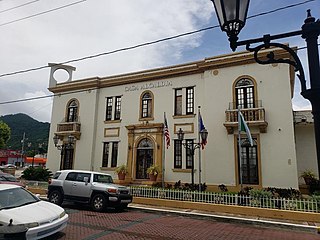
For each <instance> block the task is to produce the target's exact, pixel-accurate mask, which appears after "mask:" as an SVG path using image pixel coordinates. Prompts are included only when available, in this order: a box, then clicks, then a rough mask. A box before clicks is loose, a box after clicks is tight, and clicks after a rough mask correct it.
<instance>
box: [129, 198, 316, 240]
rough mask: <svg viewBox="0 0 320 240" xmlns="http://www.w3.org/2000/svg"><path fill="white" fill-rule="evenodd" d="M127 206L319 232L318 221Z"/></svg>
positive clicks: (137, 205)
mask: <svg viewBox="0 0 320 240" xmlns="http://www.w3.org/2000/svg"><path fill="white" fill-rule="evenodd" d="M129 206H130V208H134V209H142V210H145V211H146V210H147V211H159V212H171V213H176V214H183V215H195V216H203V217H211V218H215V219H217V220H221V221H224V222H234V223H236V222H239V223H250V224H256V225H264V226H277V227H281V228H288V229H296V230H302V231H311V232H318V233H319V234H320V223H316V222H302V221H292V220H279V219H271V218H260V217H254V216H244V215H237V214H228V213H212V212H205V211H198V210H193V209H180V208H168V207H160V206H151V205H143V204H133V203H131V204H130V205H129ZM253 215H254V213H253Z"/></svg>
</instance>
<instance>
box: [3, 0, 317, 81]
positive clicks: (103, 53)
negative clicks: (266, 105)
mask: <svg viewBox="0 0 320 240" xmlns="http://www.w3.org/2000/svg"><path fill="white" fill-rule="evenodd" d="M313 1H316V0H306V1H303V2H300V3H296V4H291V5H287V6H285V7H280V8H276V9H274V10H270V11H267V12H263V13H259V14H255V15H252V16H249V17H247V19H251V18H255V17H259V16H263V15H267V14H270V13H275V12H278V11H282V10H285V9H288V8H293V7H296V6H299V5H303V4H306V3H309V2H313ZM0 26H1V25H0ZM218 27H219V26H218V25H215V26H211V27H206V28H202V29H199V30H195V31H191V32H186V33H182V34H178V35H175V36H171V37H166V38H162V39H158V40H154V41H150V42H145V43H141V44H137V45H134V46H130V47H124V48H119V49H116V50H112V51H108V52H102V53H98V54H94V55H89V56H86V57H82V58H76V59H72V60H68V61H65V62H60V63H57V65H59V64H68V63H73V62H79V61H84V60H87V59H91V58H97V57H101V56H105V55H110V54H114V53H118V52H123V51H128V50H132V49H136V48H140V47H145V46H148V45H153V44H156V43H160V42H164V41H169V40H173V39H176V38H180V37H184V36H188V35H192V34H195V33H200V32H204V31H207V30H210V29H214V28H218ZM48 67H49V66H48V65H45V66H40V67H35V68H29V69H25V70H19V71H15V72H11V73H4V74H0V78H1V77H6V76H12V75H16V74H22V73H27V72H32V71H38V70H42V69H45V68H48Z"/></svg>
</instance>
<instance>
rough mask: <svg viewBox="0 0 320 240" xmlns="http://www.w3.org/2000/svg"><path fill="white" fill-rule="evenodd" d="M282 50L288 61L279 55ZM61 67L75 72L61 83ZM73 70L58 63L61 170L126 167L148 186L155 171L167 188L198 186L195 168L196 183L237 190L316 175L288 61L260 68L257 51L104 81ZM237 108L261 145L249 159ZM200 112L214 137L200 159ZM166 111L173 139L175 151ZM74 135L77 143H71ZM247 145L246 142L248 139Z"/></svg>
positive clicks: (54, 153) (56, 162)
mask: <svg viewBox="0 0 320 240" xmlns="http://www.w3.org/2000/svg"><path fill="white" fill-rule="evenodd" d="M275 53H276V54H278V55H281V56H282V57H283V58H285V57H289V56H288V55H287V53H285V52H284V51H282V50H280V49H276V50H275ZM60 68H62V69H65V70H66V71H68V72H69V74H70V79H69V80H67V81H66V82H63V83H57V81H56V80H55V79H54V72H55V71H56V70H57V69H60ZM73 70H75V69H74V68H72V67H70V66H61V65H51V76H50V83H49V90H50V91H51V92H53V93H54V94H55V97H54V100H53V109H52V119H51V130H50V141H49V152H48V162H47V167H48V168H49V169H50V170H51V171H53V172H54V171H56V170H58V169H87V170H94V171H101V172H107V173H111V174H113V173H114V170H115V168H116V167H117V166H119V165H122V164H126V165H127V167H128V173H127V175H126V179H125V181H124V183H126V184H129V183H133V184H134V183H136V184H148V183H149V182H150V180H149V178H148V174H147V173H146V170H147V168H148V167H149V166H150V165H152V164H155V165H158V166H159V167H160V168H161V169H163V170H164V171H162V173H161V174H160V176H159V177H158V181H160V182H161V180H162V175H163V180H164V182H165V183H170V184H174V183H175V182H177V181H179V180H181V182H183V183H191V175H192V168H194V181H195V183H198V182H199V177H201V182H202V183H204V182H205V183H206V184H207V186H208V188H209V189H216V188H217V186H218V185H220V184H224V185H226V186H227V187H228V189H230V190H232V189H234V190H238V189H239V188H240V184H241V183H242V184H243V185H245V186H247V185H249V186H253V187H259V188H262V187H279V188H289V187H292V188H298V181H299V171H302V170H304V168H305V167H308V168H314V169H316V166H317V165H316V158H315V150H314V138H313V135H312V134H313V132H312V128H308V131H309V130H310V129H311V130H310V134H309V135H308V134H307V138H308V139H310V141H311V145H312V146H311V148H312V147H313V150H311V154H310V152H308V156H306V155H305V153H304V147H300V148H299V147H298V148H297V146H296V144H297V143H300V141H302V142H304V141H303V140H301V139H297V136H296V135H295V131H296V130H295V129H298V131H300V133H301V132H302V133H301V134H302V135H303V134H304V133H305V130H303V129H306V126H305V124H300V122H302V121H300V120H299V116H298V115H297V117H296V118H294V114H293V111H292V104H291V100H292V97H293V89H294V71H293V69H292V67H290V66H289V65H287V64H272V65H259V64H257V63H256V62H255V61H254V59H253V55H252V54H251V53H248V52H239V53H235V54H230V55H222V56H217V57H212V58H207V59H204V60H201V61H197V62H191V63H186V64H181V65H176V66H169V67H164V68H158V69H151V70H146V71H141V72H134V73H129V74H123V75H116V76H108V77H101V78H100V77H93V78H88V79H81V80H72V77H71V75H72V71H73ZM238 107H239V108H240V109H241V111H242V113H243V115H244V117H245V120H246V122H247V124H248V126H249V128H250V131H251V134H252V137H253V141H254V145H253V146H250V145H248V144H242V143H241V146H240V148H241V149H240V152H241V158H242V159H241V161H240V159H239V156H238V155H239V149H238V146H239V145H238V114H237V109H238ZM199 111H201V116H202V119H203V123H204V125H205V127H206V129H207V131H208V133H209V135H208V139H207V144H206V146H205V148H204V149H203V150H202V149H201V148H200V149H196V151H195V154H194V155H192V154H191V152H190V151H188V150H187V148H185V143H189V144H191V145H192V146H196V145H197V143H198V142H199V139H198V131H199V127H198V112H199ZM164 114H166V118H167V122H168V128H169V133H170V140H171V142H170V146H169V147H168V148H167V147H166V144H165V141H164V133H163V132H164ZM309 118H310V117H309ZM294 119H295V120H294ZM310 121H311V122H312V120H310ZM310 121H309V122H310ZM302 123H304V122H302ZM302 125H303V126H304V127H300V126H302ZM309 125H310V124H309ZM309 125H308V126H309ZM311 126H313V125H312V123H311ZM180 128H181V129H182V130H183V131H184V133H185V136H184V137H185V141H183V142H182V141H180V140H178V137H177V132H178V130H179V129H180ZM301 129H302V130H301ZM310 135H312V136H310ZM54 136H57V138H58V139H59V142H58V145H60V147H59V149H60V151H59V149H57V148H56V147H55V145H54V141H53V137H54ZM69 136H73V137H74V138H75V142H74V143H73V144H72V145H71V144H69V143H68V141H69V140H68V139H69V138H68V137H69ZM241 139H242V141H243V142H245V139H246V134H245V133H243V135H242V136H241ZM302 144H303V143H302ZM301 146H302V145H301ZM199 153H200V155H199ZM298 158H302V159H298ZM199 159H200V160H201V162H200V164H199ZM306 159H307V160H306ZM299 160H300V162H299ZM240 164H241V166H240ZM199 170H201V172H200V171H199ZM199 173H200V174H199ZM240 176H242V180H241V179H240ZM115 178H117V176H116V175H115Z"/></svg>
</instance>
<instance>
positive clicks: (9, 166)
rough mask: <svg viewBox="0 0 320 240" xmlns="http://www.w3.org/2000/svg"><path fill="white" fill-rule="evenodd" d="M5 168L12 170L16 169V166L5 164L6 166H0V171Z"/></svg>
mask: <svg viewBox="0 0 320 240" xmlns="http://www.w3.org/2000/svg"><path fill="white" fill-rule="evenodd" d="M5 168H14V169H17V166H16V165H13V164H10V163H9V164H6V165H2V166H0V169H5Z"/></svg>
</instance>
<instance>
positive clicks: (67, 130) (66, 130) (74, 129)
mask: <svg viewBox="0 0 320 240" xmlns="http://www.w3.org/2000/svg"><path fill="white" fill-rule="evenodd" d="M56 134H57V135H63V136H67V135H74V136H75V137H76V138H77V139H79V137H80V135H81V123H80V122H79V121H77V122H64V121H62V122H61V123H58V124H57V132H56Z"/></svg>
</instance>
